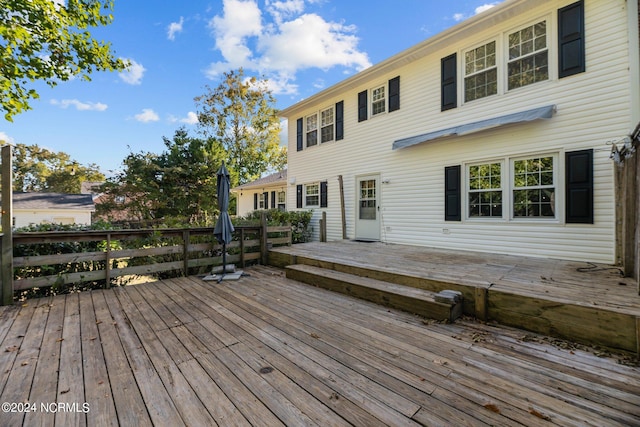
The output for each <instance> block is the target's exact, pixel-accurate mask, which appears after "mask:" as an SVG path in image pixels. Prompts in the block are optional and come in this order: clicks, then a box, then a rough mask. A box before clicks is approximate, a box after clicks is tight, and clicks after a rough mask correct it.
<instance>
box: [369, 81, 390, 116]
mask: <svg viewBox="0 0 640 427" xmlns="http://www.w3.org/2000/svg"><path fill="white" fill-rule="evenodd" d="M385 93H386V87H385V86H380V87H377V88H375V89H373V90H372V91H371V115H372V116H375V115H377V114H380V113H384V112H385V111H386V105H387V101H386V96H385Z"/></svg>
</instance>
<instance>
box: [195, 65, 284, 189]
mask: <svg viewBox="0 0 640 427" xmlns="http://www.w3.org/2000/svg"><path fill="white" fill-rule="evenodd" d="M206 89H207V93H205V94H204V95H201V96H198V97H196V98H195V101H196V104H197V106H198V121H199V125H200V129H201V131H202V132H203V134H204V135H205V136H213V137H215V138H217V139H219V140H220V142H221V143H222V146H223V147H224V149H225V150H226V151H227V156H228V161H227V165H228V166H229V169H230V170H231V171H232V172H235V174H237V181H233V182H232V185H235V184H244V183H247V182H249V181H253V180H255V179H257V178H259V177H260V176H261V175H262V174H263V173H264V172H266V171H268V170H270V169H271V170H280V169H282V168H283V167H284V166H285V165H286V162H287V152H286V148H285V147H282V146H280V120H279V118H278V112H277V110H276V109H275V107H274V106H273V105H274V104H275V99H274V98H273V95H272V94H271V91H270V90H268V89H267V82H266V80H258V79H256V78H255V77H249V78H245V76H244V71H243V70H242V68H240V69H239V70H237V71H230V72H228V73H225V74H224V76H223V79H222V83H220V85H218V87H216V88H215V89H212V88H210V87H209V86H207V87H206Z"/></svg>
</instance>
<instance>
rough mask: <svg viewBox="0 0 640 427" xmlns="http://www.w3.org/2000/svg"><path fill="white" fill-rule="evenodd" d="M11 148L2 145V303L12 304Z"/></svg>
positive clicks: (0, 274)
mask: <svg viewBox="0 0 640 427" xmlns="http://www.w3.org/2000/svg"><path fill="white" fill-rule="evenodd" d="M12 157H13V154H12V148H11V145H4V146H3V147H2V267H1V273H0V276H2V305H10V304H13V178H12V166H11V163H12V161H13V159H12Z"/></svg>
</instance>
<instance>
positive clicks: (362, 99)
mask: <svg viewBox="0 0 640 427" xmlns="http://www.w3.org/2000/svg"><path fill="white" fill-rule="evenodd" d="M367 109H368V106H367V91H366V90H363V91H362V92H360V93H359V94H358V121H359V122H363V121H365V120H367Z"/></svg>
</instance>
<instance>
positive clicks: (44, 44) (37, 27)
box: [0, 0, 127, 121]
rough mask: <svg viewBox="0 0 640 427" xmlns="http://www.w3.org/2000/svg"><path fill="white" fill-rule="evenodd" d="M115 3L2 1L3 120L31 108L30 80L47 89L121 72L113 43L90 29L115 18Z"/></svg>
mask: <svg viewBox="0 0 640 427" xmlns="http://www.w3.org/2000/svg"><path fill="white" fill-rule="evenodd" d="M112 9H113V1H112V0H109V1H99V0H67V1H66V2H65V1H63V0H29V1H26V0H0V89H1V95H0V106H1V108H2V110H3V111H4V112H5V118H6V119H7V120H8V121H12V120H13V119H12V118H13V116H14V115H16V114H18V113H21V112H23V111H25V110H28V109H30V108H31V107H30V105H29V101H30V100H32V99H36V98H38V93H37V92H36V90H35V89H33V88H31V89H29V88H28V85H29V82H34V81H36V80H42V81H44V82H46V83H47V84H48V85H49V86H52V87H53V86H55V85H56V84H57V83H58V82H59V81H66V80H69V79H70V78H72V77H74V76H79V77H81V78H83V79H85V80H91V79H90V77H89V75H90V74H91V73H92V72H94V71H113V70H123V69H124V68H125V67H126V66H127V64H126V63H125V62H124V61H122V60H121V59H117V58H115V57H114V55H113V52H112V51H111V45H110V44H109V43H105V42H102V41H97V40H95V39H93V38H92V36H91V34H90V33H89V31H88V29H89V28H92V27H99V26H106V25H109V24H110V23H111V21H112V20H113V17H112V15H110V14H109V13H106V12H109V11H110V10H112Z"/></svg>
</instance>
